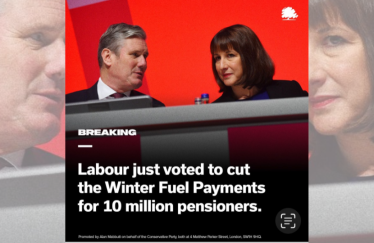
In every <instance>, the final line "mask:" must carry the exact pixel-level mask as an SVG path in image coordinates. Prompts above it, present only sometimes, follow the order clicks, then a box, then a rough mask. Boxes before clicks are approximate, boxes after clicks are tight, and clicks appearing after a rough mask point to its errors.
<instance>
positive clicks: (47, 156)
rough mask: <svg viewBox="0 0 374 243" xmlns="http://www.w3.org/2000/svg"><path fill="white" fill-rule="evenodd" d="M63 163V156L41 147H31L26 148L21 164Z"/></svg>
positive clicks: (25, 165)
mask: <svg viewBox="0 0 374 243" xmlns="http://www.w3.org/2000/svg"><path fill="white" fill-rule="evenodd" d="M63 163H65V160H64V159H63V158H61V157H59V156H57V155H54V154H51V153H49V152H47V151H44V150H42V149H38V148H35V147H32V148H28V149H26V151H25V156H24V158H23V162H22V166H23V167H29V166H42V165H58V164H63Z"/></svg>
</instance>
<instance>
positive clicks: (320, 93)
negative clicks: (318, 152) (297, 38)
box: [309, 21, 373, 135]
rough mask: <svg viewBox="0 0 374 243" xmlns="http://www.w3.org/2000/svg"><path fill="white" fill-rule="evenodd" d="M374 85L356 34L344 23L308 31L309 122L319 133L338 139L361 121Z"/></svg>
mask: <svg viewBox="0 0 374 243" xmlns="http://www.w3.org/2000/svg"><path fill="white" fill-rule="evenodd" d="M372 85H373V84H372V82H371V78H370V75H369V72H368V66H367V61H366V56H365V48H364V44H363V41H362V39H361V37H360V36H359V35H358V34H357V33H356V32H355V31H353V30H352V29H351V28H349V27H348V26H347V25H345V24H344V23H342V22H341V21H338V22H337V23H334V24H331V26H326V25H325V26H320V27H317V28H313V29H310V30H309V91H310V94H309V120H310V121H311V122H312V123H313V125H314V126H315V128H316V129H317V131H319V132H320V133H322V134H325V135H338V134H339V133H342V132H344V129H346V128H347V127H348V126H349V125H350V124H351V123H352V122H355V121H357V119H359V118H361V117H362V116H363V115H364V114H365V112H367V109H368V107H369V104H370V103H371V102H372V101H371V95H372V94H371V90H372Z"/></svg>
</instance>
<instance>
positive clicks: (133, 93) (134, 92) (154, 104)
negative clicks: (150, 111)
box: [130, 90, 165, 107]
mask: <svg viewBox="0 0 374 243" xmlns="http://www.w3.org/2000/svg"><path fill="white" fill-rule="evenodd" d="M142 95H146V94H143V93H142V92H139V91H137V90H132V91H131V95H130V96H142ZM151 98H152V107H165V104H164V103H162V102H161V101H159V100H157V99H155V98H153V97H151Z"/></svg>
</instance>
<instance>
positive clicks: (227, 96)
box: [212, 91, 235, 103]
mask: <svg viewBox="0 0 374 243" xmlns="http://www.w3.org/2000/svg"><path fill="white" fill-rule="evenodd" d="M230 101H235V99H234V97H233V95H232V91H224V92H223V93H222V95H221V96H220V97H219V98H218V99H216V100H215V101H213V102H212V103H222V102H230Z"/></svg>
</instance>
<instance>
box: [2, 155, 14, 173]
mask: <svg viewBox="0 0 374 243" xmlns="http://www.w3.org/2000/svg"><path fill="white" fill-rule="evenodd" d="M6 167H9V168H8V169H10V168H14V166H13V165H11V164H10V163H9V162H8V161H6V160H5V159H3V158H1V157H0V171H1V170H3V169H4V170H5V168H6Z"/></svg>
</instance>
